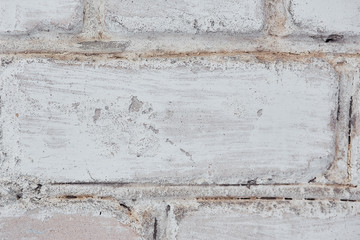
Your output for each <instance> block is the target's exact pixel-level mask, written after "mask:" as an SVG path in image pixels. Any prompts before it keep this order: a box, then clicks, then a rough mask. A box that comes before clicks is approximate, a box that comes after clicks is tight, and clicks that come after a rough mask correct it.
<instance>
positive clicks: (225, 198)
mask: <svg viewBox="0 0 360 240" xmlns="http://www.w3.org/2000/svg"><path fill="white" fill-rule="evenodd" d="M173 198H176V197H161V199H173ZM182 198H183V197H182ZM55 199H59V200H66V201H69V200H70V201H79V200H87V199H94V200H111V201H118V202H119V201H121V200H124V199H118V198H116V197H109V196H97V195H74V194H68V195H61V196H58V197H55ZM191 199H196V201H198V202H219V201H258V200H266V201H293V200H295V201H340V202H360V200H356V199H348V198H309V197H307V198H293V197H268V196H266V197H265V196H263V197H256V196H248V197H244V196H243V197H236V196H206V197H189V198H187V199H186V200H191Z"/></svg>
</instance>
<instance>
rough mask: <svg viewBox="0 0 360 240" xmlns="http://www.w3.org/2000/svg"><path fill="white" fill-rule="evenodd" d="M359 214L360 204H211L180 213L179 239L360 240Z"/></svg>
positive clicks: (294, 202) (299, 202) (296, 202)
mask: <svg viewBox="0 0 360 240" xmlns="http://www.w3.org/2000/svg"><path fill="white" fill-rule="evenodd" d="M177 212H178V213H181V212H184V210H182V211H177ZM359 212H360V211H359V203H336V202H328V201H323V202H310V203H305V202H304V201H288V202H272V201H263V202H261V201H255V202H253V203H251V202H249V203H241V204H239V205H237V204H229V205H227V204H225V203H222V204H217V205H208V206H204V207H201V208H200V209H198V210H197V211H193V212H191V211H190V212H187V213H185V214H184V216H181V215H179V214H178V217H179V218H182V219H181V220H180V224H179V230H178V233H177V237H176V239H177V240H183V239H197V240H202V239H204V240H205V239H227V240H237V239H246V240H255V239H262V240H265V239H279V240H281V239H284V240H285V239H318V240H322V239H324V240H335V239H348V240H350V239H358V238H360V228H359V223H360V216H359V215H358V214H359Z"/></svg>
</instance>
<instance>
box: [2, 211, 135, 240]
mask: <svg viewBox="0 0 360 240" xmlns="http://www.w3.org/2000/svg"><path fill="white" fill-rule="evenodd" d="M50 211H51V210H50ZM50 211H48V212H42V213H34V212H32V213H31V212H28V213H25V214H23V215H20V216H16V217H14V216H9V217H3V216H0V239H4V240H7V239H9V240H10V239H38V240H41V239H43V240H45V239H53V240H63V239H68V240H78V239H109V240H110V239H113V240H115V239H127V240H135V239H136V240H140V239H142V238H140V236H138V235H137V234H136V232H135V231H134V230H133V229H131V227H129V226H126V225H123V224H121V223H120V222H119V221H118V220H117V219H115V218H111V217H109V216H107V217H104V216H100V215H99V216H91V215H88V214H76V213H74V214H65V213H51V212H50Z"/></svg>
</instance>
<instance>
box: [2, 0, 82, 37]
mask: <svg viewBox="0 0 360 240" xmlns="http://www.w3.org/2000/svg"><path fill="white" fill-rule="evenodd" d="M82 2H83V1H82V0H51V1H48V0H25V1H23V0H0V34H26V33H29V32H32V31H56V32H76V31H80V30H81V27H82V18H83V17H82V12H83V8H82Z"/></svg>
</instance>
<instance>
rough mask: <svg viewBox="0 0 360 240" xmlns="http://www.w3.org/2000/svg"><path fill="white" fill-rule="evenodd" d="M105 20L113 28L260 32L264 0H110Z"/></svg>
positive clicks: (138, 30)
mask: <svg viewBox="0 0 360 240" xmlns="http://www.w3.org/2000/svg"><path fill="white" fill-rule="evenodd" d="M105 22H106V25H107V27H108V29H109V30H110V31H113V32H121V33H127V32H140V33H141V32H172V33H178V32H180V33H205V32H232V33H234V32H242V33H245V32H246V33H248V32H257V31H259V30H261V29H262V27H263V23H264V11H263V1H262V0H223V1H220V2H219V1H216V0H207V1H203V0H200V1H191V0H175V1H166V0H156V1H146V0H135V1H131V0H124V1H119V0H106V5H105Z"/></svg>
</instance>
